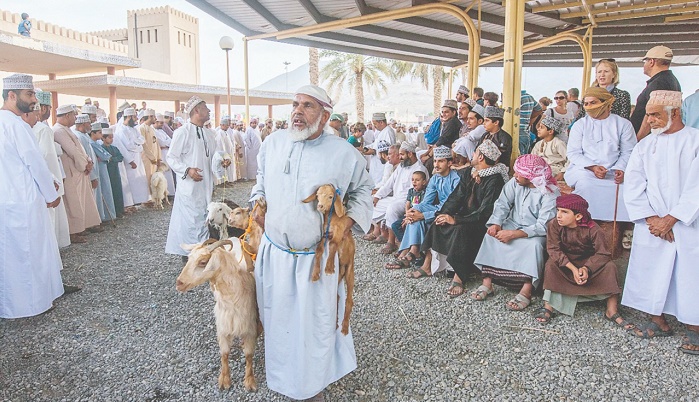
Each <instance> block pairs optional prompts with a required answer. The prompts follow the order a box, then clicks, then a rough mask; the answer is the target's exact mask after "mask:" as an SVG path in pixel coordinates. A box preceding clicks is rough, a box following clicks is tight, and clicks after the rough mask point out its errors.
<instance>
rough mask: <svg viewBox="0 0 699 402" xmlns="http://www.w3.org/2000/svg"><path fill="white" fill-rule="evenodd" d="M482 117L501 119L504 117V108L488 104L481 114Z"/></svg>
mask: <svg viewBox="0 0 699 402" xmlns="http://www.w3.org/2000/svg"><path fill="white" fill-rule="evenodd" d="M483 117H484V118H486V119H490V118H493V119H494V118H499V119H502V118H503V117H505V109H500V108H499V107H497V106H488V107H486V108H485V114H484V115H483Z"/></svg>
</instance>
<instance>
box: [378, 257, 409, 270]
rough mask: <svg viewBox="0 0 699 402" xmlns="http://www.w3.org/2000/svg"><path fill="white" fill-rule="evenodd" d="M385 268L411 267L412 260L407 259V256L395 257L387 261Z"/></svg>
mask: <svg viewBox="0 0 699 402" xmlns="http://www.w3.org/2000/svg"><path fill="white" fill-rule="evenodd" d="M384 268H386V269H403V268H410V261H408V260H406V259H405V258H394V259H393V260H392V261H391V262H387V263H386V265H384Z"/></svg>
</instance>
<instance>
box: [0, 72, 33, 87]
mask: <svg viewBox="0 0 699 402" xmlns="http://www.w3.org/2000/svg"><path fill="white" fill-rule="evenodd" d="M2 89H4V90H8V89H34V81H33V78H32V76H31V75H27V74H12V75H11V76H9V77H5V78H3V79H2Z"/></svg>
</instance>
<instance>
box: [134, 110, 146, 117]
mask: <svg viewBox="0 0 699 402" xmlns="http://www.w3.org/2000/svg"><path fill="white" fill-rule="evenodd" d="M145 116H146V111H145V110H143V109H141V110H139V111H138V114H136V117H137V118H138V120H141V119H142V118H144V117H145Z"/></svg>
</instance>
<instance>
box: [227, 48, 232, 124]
mask: <svg viewBox="0 0 699 402" xmlns="http://www.w3.org/2000/svg"><path fill="white" fill-rule="evenodd" d="M226 88H227V89H228V99H226V102H227V103H228V117H229V118H230V117H231V68H230V65H229V59H228V49H226Z"/></svg>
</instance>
